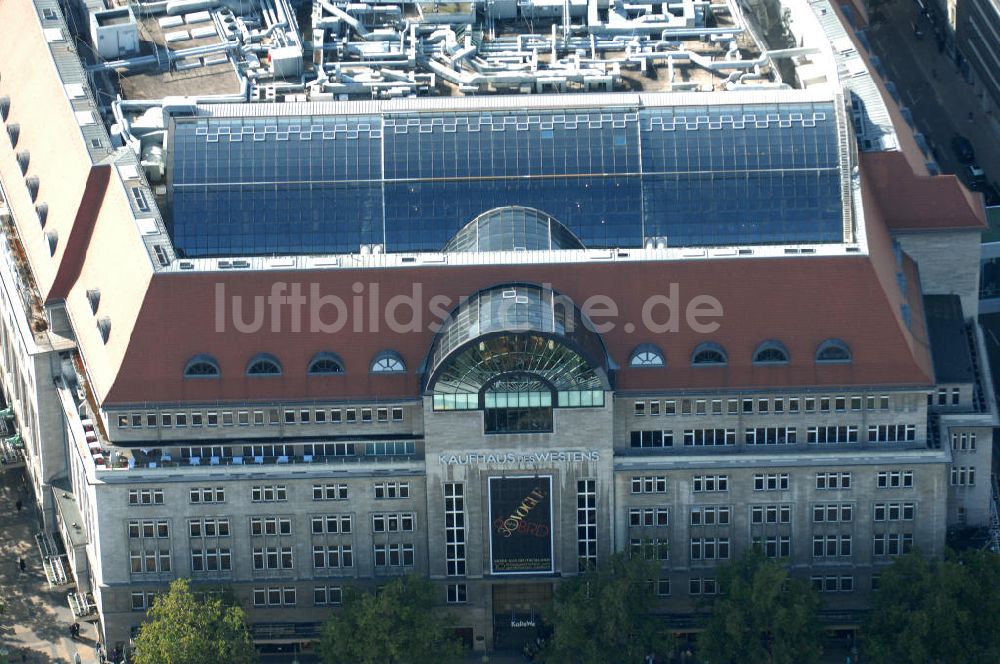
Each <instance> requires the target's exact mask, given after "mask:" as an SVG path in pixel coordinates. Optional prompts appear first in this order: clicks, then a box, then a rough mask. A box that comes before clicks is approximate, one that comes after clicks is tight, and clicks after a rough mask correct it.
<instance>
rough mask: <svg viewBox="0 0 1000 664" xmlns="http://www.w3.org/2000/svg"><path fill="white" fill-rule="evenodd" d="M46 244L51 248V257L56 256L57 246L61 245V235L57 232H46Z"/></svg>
mask: <svg viewBox="0 0 1000 664" xmlns="http://www.w3.org/2000/svg"><path fill="white" fill-rule="evenodd" d="M45 243H46V244H47V245H48V247H49V256H55V255H56V246H57V245H58V244H59V234H58V233H57V232H55V231H45Z"/></svg>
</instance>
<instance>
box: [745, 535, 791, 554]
mask: <svg viewBox="0 0 1000 664" xmlns="http://www.w3.org/2000/svg"><path fill="white" fill-rule="evenodd" d="M751 543H752V545H753V546H756V547H760V549H761V551H763V552H764V555H765V556H767V557H768V558H787V557H789V556H790V555H791V553H792V540H791V537H789V536H788V535H768V536H766V537H754V538H753V539H752V540H751Z"/></svg>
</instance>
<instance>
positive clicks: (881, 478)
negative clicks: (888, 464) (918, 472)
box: [875, 470, 913, 489]
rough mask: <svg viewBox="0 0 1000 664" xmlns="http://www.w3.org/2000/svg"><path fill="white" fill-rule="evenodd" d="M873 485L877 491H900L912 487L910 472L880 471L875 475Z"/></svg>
mask: <svg viewBox="0 0 1000 664" xmlns="http://www.w3.org/2000/svg"><path fill="white" fill-rule="evenodd" d="M875 485H876V486H877V487H878V488H879V489H900V488H904V489H905V488H910V487H912V486H913V471H912V470H880V471H878V473H876V475H875Z"/></svg>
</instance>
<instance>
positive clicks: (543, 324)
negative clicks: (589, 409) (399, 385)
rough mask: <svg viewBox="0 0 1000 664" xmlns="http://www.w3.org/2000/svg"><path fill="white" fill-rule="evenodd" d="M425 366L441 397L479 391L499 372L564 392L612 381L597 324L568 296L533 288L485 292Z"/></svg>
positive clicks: (446, 331) (457, 317) (451, 323)
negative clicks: (533, 377) (528, 376)
mask: <svg viewBox="0 0 1000 664" xmlns="http://www.w3.org/2000/svg"><path fill="white" fill-rule="evenodd" d="M427 368H428V371H427V374H428V376H429V379H428V388H430V389H433V391H434V392H435V393H437V394H442V393H471V394H475V393H478V392H479V390H480V389H481V388H482V387H483V386H484V385H486V384H487V383H488V382H489V381H490V380H493V379H494V378H496V377H497V376H499V375H502V374H504V373H525V372H527V373H532V374H537V375H539V376H541V377H542V378H544V379H545V380H546V381H547V382H549V383H551V384H552V385H553V386H554V388H555V389H559V390H569V389H602V386H603V387H605V388H606V387H607V386H608V385H607V370H608V363H607V353H606V351H605V349H604V342H603V341H602V340H601V338H600V336H599V335H598V334H597V332H595V331H594V330H593V326H592V325H590V324H589V322H588V321H586V320H585V319H584V317H583V314H582V313H581V312H580V310H579V309H577V308H576V306H575V305H574V304H573V303H572V302H571V301H570V300H569V299H568V298H564V297H562V296H560V295H558V294H556V293H553V292H552V291H551V290H548V289H545V288H540V287H538V286H530V285H516V286H498V287H495V288H491V289H489V290H485V291H480V292H479V293H476V294H475V295H473V296H472V297H471V298H469V299H468V300H467V301H466V302H463V303H462V304H461V305H459V307H458V308H456V309H455V311H453V312H452V314H451V316H450V317H449V318H448V319H447V320H446V321H445V322H444V323H443V325H442V326H441V330H440V331H439V332H438V335H437V337H436V338H435V340H434V346H433V349H432V350H431V355H430V359H429V363H428V367H427ZM602 376H603V380H602Z"/></svg>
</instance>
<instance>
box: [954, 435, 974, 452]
mask: <svg viewBox="0 0 1000 664" xmlns="http://www.w3.org/2000/svg"><path fill="white" fill-rule="evenodd" d="M951 449H953V450H955V451H956V452H975V451H976V432H975V431H969V432H965V431H963V432H961V433H953V434H951Z"/></svg>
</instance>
